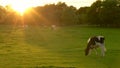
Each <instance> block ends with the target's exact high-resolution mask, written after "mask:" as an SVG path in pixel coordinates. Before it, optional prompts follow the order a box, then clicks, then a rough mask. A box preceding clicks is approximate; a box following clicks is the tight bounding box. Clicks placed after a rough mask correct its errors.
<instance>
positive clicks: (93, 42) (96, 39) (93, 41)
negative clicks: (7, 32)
mask: <svg viewBox="0 0 120 68" xmlns="http://www.w3.org/2000/svg"><path fill="white" fill-rule="evenodd" d="M104 40H105V38H104V36H93V37H90V38H89V39H88V43H87V48H86V49H85V55H86V56H87V55H89V53H90V51H91V50H92V49H94V50H95V51H96V48H98V47H100V48H101V54H102V56H105V51H106V48H105V45H104ZM96 54H97V51H96Z"/></svg>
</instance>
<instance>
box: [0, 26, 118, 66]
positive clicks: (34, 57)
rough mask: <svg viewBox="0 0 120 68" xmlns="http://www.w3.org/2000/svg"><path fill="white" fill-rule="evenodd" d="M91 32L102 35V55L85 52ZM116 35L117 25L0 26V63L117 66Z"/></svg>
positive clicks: (12, 64)
mask: <svg viewBox="0 0 120 68" xmlns="http://www.w3.org/2000/svg"><path fill="white" fill-rule="evenodd" d="M93 35H104V36H105V38H106V39H105V45H106V48H107V52H106V56H105V57H101V56H96V55H95V53H94V51H93V52H92V54H91V55H90V56H85V55H84V49H85V47H86V42H87V39H88V38H89V37H90V36H93ZM119 35H120V29H119V28H95V27H94V28H91V27H79V26H76V27H75V26H74V27H59V28H58V29H57V30H51V29H50V28H48V27H44V28H43V27H38V26H29V27H28V28H22V27H13V26H0V67H1V68H60V67H61V68H119V67H120V65H119V63H120V45H119V44H120V40H119V38H120V36H119ZM98 51H100V50H99V49H98Z"/></svg>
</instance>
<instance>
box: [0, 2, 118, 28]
mask: <svg viewBox="0 0 120 68" xmlns="http://www.w3.org/2000/svg"><path fill="white" fill-rule="evenodd" d="M119 22H120V0H97V1H95V2H94V3H93V4H92V5H91V6H89V7H80V8H79V9H76V8H75V7H74V6H68V5H67V4H66V3H64V2H58V3H57V4H47V5H45V6H37V7H32V8H29V9H28V10H27V11H26V12H25V13H24V15H23V16H20V14H19V13H17V12H16V11H14V10H13V9H12V8H11V7H10V6H9V5H8V6H6V7H3V6H0V24H14V25H20V24H27V25H41V26H43V25H47V26H49V25H59V26H69V25H97V26H114V27H119V26H120V23H119Z"/></svg>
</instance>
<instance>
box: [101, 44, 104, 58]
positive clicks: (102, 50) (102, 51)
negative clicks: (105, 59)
mask: <svg viewBox="0 0 120 68" xmlns="http://www.w3.org/2000/svg"><path fill="white" fill-rule="evenodd" d="M100 48H101V54H102V56H105V46H104V45H100Z"/></svg>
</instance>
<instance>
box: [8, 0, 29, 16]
mask: <svg viewBox="0 0 120 68" xmlns="http://www.w3.org/2000/svg"><path fill="white" fill-rule="evenodd" d="M10 4H11V7H12V8H13V10H15V11H16V12H18V13H19V14H20V15H23V14H24V12H25V11H26V10H27V9H28V8H30V7H31V6H30V4H29V2H28V1H27V0H14V1H12V2H11V3H10Z"/></svg>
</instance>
